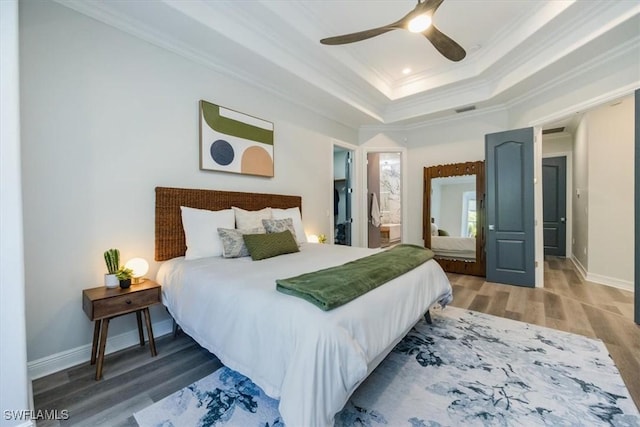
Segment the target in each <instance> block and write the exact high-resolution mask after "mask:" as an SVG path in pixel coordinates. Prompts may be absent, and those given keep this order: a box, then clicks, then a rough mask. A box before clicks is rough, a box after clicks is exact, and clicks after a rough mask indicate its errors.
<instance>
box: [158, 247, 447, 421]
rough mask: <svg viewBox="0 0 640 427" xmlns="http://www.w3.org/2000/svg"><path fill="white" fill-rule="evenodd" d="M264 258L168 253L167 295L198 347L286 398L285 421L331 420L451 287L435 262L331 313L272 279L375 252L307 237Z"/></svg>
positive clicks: (162, 273)
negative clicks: (190, 257)
mask: <svg viewBox="0 0 640 427" xmlns="http://www.w3.org/2000/svg"><path fill="white" fill-rule="evenodd" d="M300 249H301V250H300V252H298V253H294V254H288V255H281V256H278V257H275V258H269V259H266V260H262V261H252V260H251V258H249V257H247V258H236V259H225V258H221V257H212V258H202V259H198V260H192V261H185V260H184V258H182V257H181V258H175V259H172V260H169V261H167V262H165V263H163V265H162V266H161V268H160V270H159V272H158V277H157V279H158V282H159V283H160V284H162V292H163V302H164V304H165V305H166V306H167V308H168V310H169V311H170V313H171V314H172V315H173V317H174V319H175V320H176V321H177V322H178V324H179V325H180V326H181V327H182V329H183V330H184V331H185V332H186V333H187V334H189V335H190V336H191V337H193V338H194V339H195V340H196V341H197V342H198V343H199V344H200V345H202V346H203V347H205V348H207V349H208V350H209V351H211V352H212V353H214V354H215V355H216V356H218V358H219V359H220V360H221V361H222V363H224V364H225V365H226V366H228V367H229V368H231V369H234V370H236V371H238V372H240V373H242V374H244V375H246V376H248V377H249V378H251V379H252V380H253V381H254V382H255V383H256V384H257V385H258V386H260V387H261V388H262V389H263V390H264V391H265V393H267V394H268V395H269V396H271V397H273V398H276V399H280V406H279V409H280V413H281V415H282V417H283V419H284V422H285V423H286V424H287V425H289V426H309V427H312V426H328V425H333V417H334V415H335V414H336V413H337V412H338V411H340V410H341V409H342V407H343V406H344V404H345V403H346V401H347V400H348V398H349V396H350V395H351V393H353V391H354V390H355V389H356V388H357V386H358V385H359V384H360V383H361V382H362V380H364V378H366V376H367V375H368V373H369V372H370V371H371V370H372V369H373V368H375V366H376V365H377V363H379V362H380V361H381V360H382V358H383V357H384V355H386V352H388V351H390V350H391V348H392V346H393V345H394V344H395V343H396V342H397V341H398V340H399V339H400V338H402V337H403V336H404V335H405V334H406V333H407V332H408V331H409V329H410V328H411V327H412V326H413V325H414V324H415V322H416V321H417V320H419V318H420V317H421V316H422V315H423V314H424V313H425V311H426V310H427V309H428V308H429V307H430V306H431V305H433V304H434V303H435V302H437V301H441V302H442V303H444V304H446V303H448V302H450V299H451V286H450V284H449V281H448V279H447V277H446V275H445V274H444V272H443V271H442V269H441V268H440V266H439V265H438V264H437V263H436V262H435V261H433V260H431V261H428V262H426V263H425V264H423V265H421V266H419V267H417V268H415V269H414V270H412V271H410V272H408V273H406V274H405V275H403V276H401V277H399V278H397V279H394V280H392V281H391V282H389V283H387V284H385V285H383V286H380V287H378V288H376V289H374V290H372V291H370V292H368V293H366V294H365V295H363V296H361V297H359V298H357V299H356V300H353V301H351V302H349V303H348V304H345V305H343V306H341V307H338V308H336V309H334V310H331V311H327V312H325V311H322V310H320V309H319V308H317V307H316V306H314V305H312V304H311V303H309V302H307V301H305V300H303V299H301V298H297V297H294V296H289V295H285V294H282V293H280V292H278V291H276V288H275V280H276V279H280V278H287V277H292V276H296V275H298V274H302V273H306V272H310V271H314V270H318V269H321V268H326V267H330V266H335V265H341V264H344V263H345V262H348V261H351V260H353V259H356V258H360V257H363V256H367V255H370V254H372V253H374V252H375V250H371V249H364V248H352V247H346V246H337V245H336V246H334V245H322V244H312V243H303V244H302V246H301V248H300Z"/></svg>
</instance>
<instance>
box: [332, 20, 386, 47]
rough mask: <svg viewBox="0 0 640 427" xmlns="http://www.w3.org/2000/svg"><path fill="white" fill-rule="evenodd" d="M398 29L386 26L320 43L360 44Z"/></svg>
mask: <svg viewBox="0 0 640 427" xmlns="http://www.w3.org/2000/svg"><path fill="white" fill-rule="evenodd" d="M396 28H397V27H395V26H394V24H391V25H385V26H384V27H378V28H372V29H370V30H364V31H358V32H357V33H351V34H343V35H341V36H335V37H327V38H326V39H322V40H320V43H322V44H327V45H338V44H347V43H353V42H359V41H360V40H366V39H370V38H371V37H375V36H379V35H380V34H384V33H387V32H389V31H391V30H395V29H396Z"/></svg>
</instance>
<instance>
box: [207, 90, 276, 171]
mask: <svg viewBox="0 0 640 427" xmlns="http://www.w3.org/2000/svg"><path fill="white" fill-rule="evenodd" d="M200 169H202V170H210V171H222V172H232V173H240V174H246V175H257V176H266V177H273V175H274V174H273V169H274V168H273V123H271V122H268V121H266V120H262V119H259V118H257V117H253V116H249V115H247V114H243V113H240V112H238V111H234V110H230V109H228V108H224V107H221V106H219V105H216V104H212V103H210V102H207V101H200Z"/></svg>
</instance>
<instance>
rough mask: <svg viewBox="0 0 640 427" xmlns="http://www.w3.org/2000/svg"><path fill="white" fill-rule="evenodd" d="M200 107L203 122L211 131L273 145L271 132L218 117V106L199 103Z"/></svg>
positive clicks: (203, 102)
mask: <svg viewBox="0 0 640 427" xmlns="http://www.w3.org/2000/svg"><path fill="white" fill-rule="evenodd" d="M200 107H201V109H202V117H204V120H205V121H206V122H207V124H208V125H209V127H210V128H211V129H213V130H216V131H218V132H220V133H224V134H226V135H233V136H236V137H238V138H243V139H248V140H250V141H256V142H261V143H263V144H268V145H273V130H268V129H263V128H261V127H258V126H253V125H250V124H248V123H243V122H239V121H237V120H234V119H230V118H228V117H222V116H220V106H219V105H215V104H211V103H209V102H206V101H200Z"/></svg>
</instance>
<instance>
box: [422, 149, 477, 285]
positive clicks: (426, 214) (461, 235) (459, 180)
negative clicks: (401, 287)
mask: <svg viewBox="0 0 640 427" xmlns="http://www.w3.org/2000/svg"><path fill="white" fill-rule="evenodd" d="M484 191H485V190H484V161H477V162H466V163H454V164H448V165H438V166H431V167H426V168H424V196H423V210H422V212H423V218H422V237H423V239H424V246H425V247H427V248H430V249H431V250H432V251H433V252H434V253H435V258H436V260H437V261H438V263H439V264H440V265H441V266H442V268H443V269H444V270H445V271H448V272H451V273H459V274H470V275H474V276H484V275H485V272H486V263H485V254H484V244H485V232H484V198H485V194H484Z"/></svg>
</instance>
